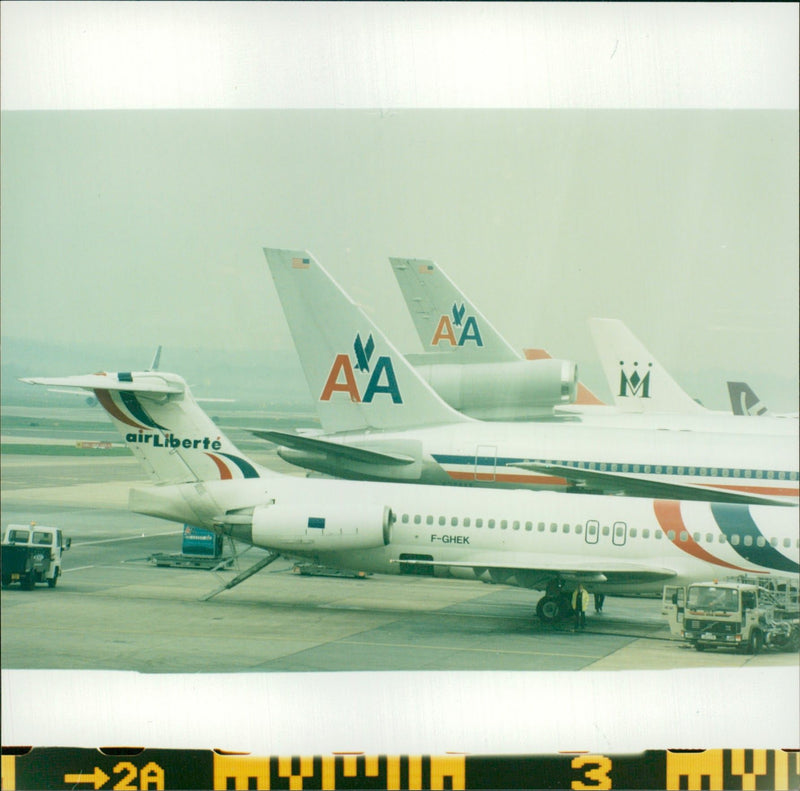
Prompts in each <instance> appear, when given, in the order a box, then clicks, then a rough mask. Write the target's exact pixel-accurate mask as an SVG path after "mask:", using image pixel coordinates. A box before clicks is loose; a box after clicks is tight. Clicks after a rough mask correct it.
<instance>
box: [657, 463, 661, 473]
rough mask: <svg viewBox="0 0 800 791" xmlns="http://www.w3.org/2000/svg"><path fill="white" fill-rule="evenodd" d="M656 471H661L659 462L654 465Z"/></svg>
mask: <svg viewBox="0 0 800 791" xmlns="http://www.w3.org/2000/svg"><path fill="white" fill-rule="evenodd" d="M656 472H658V473H660V472H661V465H660V464H658V465H656Z"/></svg>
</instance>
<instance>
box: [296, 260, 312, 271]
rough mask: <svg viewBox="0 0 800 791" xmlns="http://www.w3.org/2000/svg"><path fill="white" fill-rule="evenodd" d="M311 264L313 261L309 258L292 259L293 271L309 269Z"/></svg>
mask: <svg viewBox="0 0 800 791" xmlns="http://www.w3.org/2000/svg"><path fill="white" fill-rule="evenodd" d="M310 264H311V259H309V258H293V259H292V269H308V267H309V265H310Z"/></svg>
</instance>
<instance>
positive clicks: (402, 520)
mask: <svg viewBox="0 0 800 791" xmlns="http://www.w3.org/2000/svg"><path fill="white" fill-rule="evenodd" d="M400 521H401V522H402V523H403V524H404V525H407V524H408V514H403V515H402V516H401V517H400Z"/></svg>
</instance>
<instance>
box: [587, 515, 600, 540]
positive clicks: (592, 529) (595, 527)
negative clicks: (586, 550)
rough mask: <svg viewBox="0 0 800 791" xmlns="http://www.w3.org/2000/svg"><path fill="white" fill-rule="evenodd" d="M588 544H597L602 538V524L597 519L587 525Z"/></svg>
mask: <svg viewBox="0 0 800 791" xmlns="http://www.w3.org/2000/svg"><path fill="white" fill-rule="evenodd" d="M584 537H585V538H586V543H587V544H596V543H597V539H598V538H600V522H598V521H597V520H596V519H590V520H589V521H588V522H587V523H586V531H585V532H584Z"/></svg>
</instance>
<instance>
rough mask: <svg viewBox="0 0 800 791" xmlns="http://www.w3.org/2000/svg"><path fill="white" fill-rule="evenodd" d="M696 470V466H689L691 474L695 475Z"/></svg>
mask: <svg viewBox="0 0 800 791" xmlns="http://www.w3.org/2000/svg"><path fill="white" fill-rule="evenodd" d="M694 472H695V468H694V467H689V475H694Z"/></svg>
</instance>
